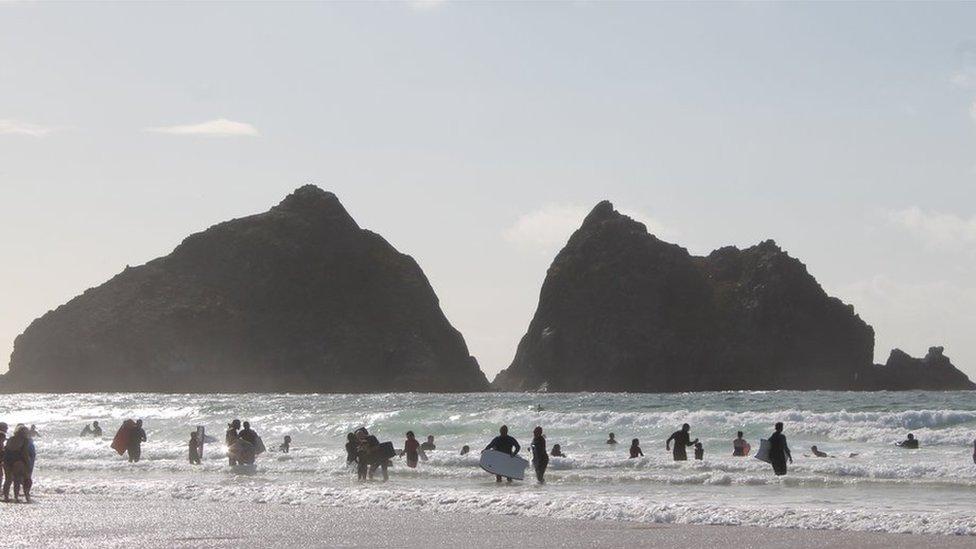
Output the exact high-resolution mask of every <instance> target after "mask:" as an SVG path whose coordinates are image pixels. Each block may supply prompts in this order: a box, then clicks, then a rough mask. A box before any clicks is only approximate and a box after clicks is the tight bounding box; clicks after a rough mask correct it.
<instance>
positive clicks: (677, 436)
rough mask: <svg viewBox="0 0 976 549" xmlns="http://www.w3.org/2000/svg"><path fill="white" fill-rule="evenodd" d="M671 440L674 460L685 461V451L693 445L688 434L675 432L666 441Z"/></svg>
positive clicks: (686, 455)
mask: <svg viewBox="0 0 976 549" xmlns="http://www.w3.org/2000/svg"><path fill="white" fill-rule="evenodd" d="M672 440H673V441H674V449H673V450H672V451H673V452H674V460H675V461H687V460H688V453H687V452H686V450H685V449H686V448H687V447H688V446H692V445H693V444H694V443H693V442H692V441H691V435H689V434H688V431H684V430H682V431H675V432H674V433H672V434H671V436H670V437H668V441H672ZM659 448H660V446H659Z"/></svg>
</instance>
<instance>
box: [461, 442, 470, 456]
mask: <svg viewBox="0 0 976 549" xmlns="http://www.w3.org/2000/svg"><path fill="white" fill-rule="evenodd" d="M470 451H471V447H470V446H468V445H467V444H465V445H464V446H462V447H461V455H462V456H464V455H467V454H468V452H470Z"/></svg>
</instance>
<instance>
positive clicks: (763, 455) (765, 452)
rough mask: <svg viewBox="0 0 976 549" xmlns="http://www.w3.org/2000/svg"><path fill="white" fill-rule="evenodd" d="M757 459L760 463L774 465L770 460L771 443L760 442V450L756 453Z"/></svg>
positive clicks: (766, 441) (763, 440)
mask: <svg viewBox="0 0 976 549" xmlns="http://www.w3.org/2000/svg"><path fill="white" fill-rule="evenodd" d="M756 459H758V460H759V461H765V462H766V463H772V461H771V460H770V459H769V441H768V440H766V439H762V440H760V441H759V450H757V451H756Z"/></svg>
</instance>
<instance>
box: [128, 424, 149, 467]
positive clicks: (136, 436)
mask: <svg viewBox="0 0 976 549" xmlns="http://www.w3.org/2000/svg"><path fill="white" fill-rule="evenodd" d="M143 442H146V430H145V429H143V428H142V420H141V419H137V420H136V425H135V428H134V429H133V430H132V432H131V433H130V434H129V444H128V451H129V462H130V463H137V462H138V461H139V460H140V459H142V443H143Z"/></svg>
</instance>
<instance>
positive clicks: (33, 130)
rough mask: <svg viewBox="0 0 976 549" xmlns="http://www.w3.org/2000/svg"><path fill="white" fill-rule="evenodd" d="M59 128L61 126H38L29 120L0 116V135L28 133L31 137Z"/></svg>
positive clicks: (43, 134) (41, 135) (40, 135)
mask: <svg viewBox="0 0 976 549" xmlns="http://www.w3.org/2000/svg"><path fill="white" fill-rule="evenodd" d="M59 129H61V128H54V127H49V126H38V125H37V124H31V123H29V122H19V121H17V120H10V119H6V118H0V135H3V134H6V135H29V136H31V137H44V136H45V135H48V134H50V133H53V132H56V131H58V130H59Z"/></svg>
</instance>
